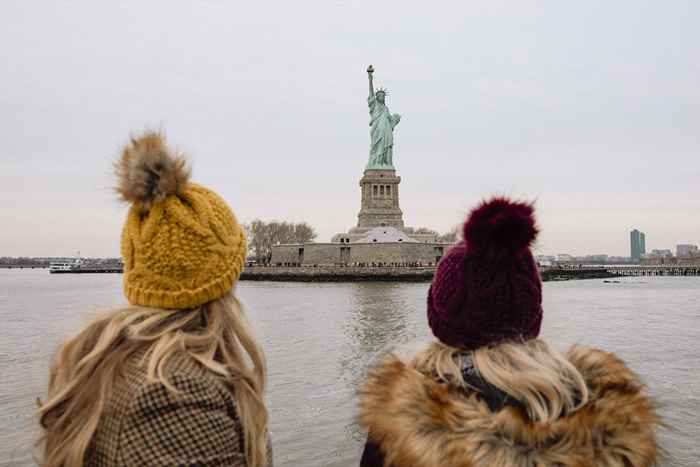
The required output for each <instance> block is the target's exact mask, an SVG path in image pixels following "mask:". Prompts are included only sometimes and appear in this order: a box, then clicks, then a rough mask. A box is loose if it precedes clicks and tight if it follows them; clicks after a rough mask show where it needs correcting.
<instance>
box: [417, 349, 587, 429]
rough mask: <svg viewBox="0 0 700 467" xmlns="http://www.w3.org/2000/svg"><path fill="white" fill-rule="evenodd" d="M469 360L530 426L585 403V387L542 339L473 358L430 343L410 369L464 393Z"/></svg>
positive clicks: (570, 366)
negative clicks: (511, 400) (516, 406)
mask: <svg viewBox="0 0 700 467" xmlns="http://www.w3.org/2000/svg"><path fill="white" fill-rule="evenodd" d="M468 358H471V361H472V364H473V366H474V368H475V369H476V370H477V371H478V372H479V374H480V375H481V376H482V377H483V378H484V379H485V380H486V381H487V382H489V383H491V384H492V385H494V386H496V387H497V388H499V389H500V390H502V391H503V392H505V393H506V394H508V395H510V396H511V397H513V398H514V399H516V400H518V401H520V402H522V403H523V405H524V406H525V408H526V410H527V412H528V416H529V417H530V419H531V420H533V421H538V422H545V421H553V420H556V419H557V418H559V417H560V416H561V415H563V414H568V413H572V412H574V411H576V410H578V409H579V408H580V407H582V406H583V405H585V404H586V402H588V397H589V396H588V387H587V386H586V382H585V380H584V378H583V376H582V375H581V373H580V372H579V371H578V370H577V369H576V367H575V366H574V365H573V364H572V363H571V362H570V361H569V360H568V359H567V358H566V357H565V356H564V355H562V354H561V353H560V352H559V351H558V350H556V349H555V348H553V347H552V346H551V345H549V344H548V343H547V342H545V341H543V340H541V339H531V340H528V341H524V342H514V341H509V342H503V343H500V344H498V345H494V346H486V347H481V348H479V349H477V350H474V351H472V352H465V351H464V350H460V349H456V348H454V347H449V346H447V345H444V344H442V343H440V342H434V343H431V344H430V345H429V346H428V347H427V348H426V349H425V350H423V351H422V352H420V353H418V354H417V355H416V356H415V357H414V359H413V366H414V367H415V368H417V369H418V370H419V371H421V372H423V373H426V374H435V375H437V376H438V377H439V378H440V379H442V380H445V381H449V382H450V383H452V384H455V385H461V386H467V387H468V386H469V385H468V384H467V383H466V382H465V381H464V377H463V376H462V368H463V367H464V365H465V359H468Z"/></svg>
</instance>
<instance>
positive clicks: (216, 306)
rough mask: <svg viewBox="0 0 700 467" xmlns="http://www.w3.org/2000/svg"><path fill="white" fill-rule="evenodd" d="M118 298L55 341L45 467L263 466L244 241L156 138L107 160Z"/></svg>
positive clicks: (262, 374)
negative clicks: (116, 204)
mask: <svg viewBox="0 0 700 467" xmlns="http://www.w3.org/2000/svg"><path fill="white" fill-rule="evenodd" d="M116 169H117V175H118V178H119V180H118V188H117V190H118V192H119V194H120V195H121V198H122V199H123V200H125V201H127V202H129V203H131V208H130V210H129V213H128V216H127V219H126V223H125V225H124V228H123V231H122V237H121V251H122V256H123V259H124V293H125V295H126V298H127V299H128V301H129V305H128V306H124V307H121V308H118V309H115V310H113V311H111V312H109V313H108V314H106V315H105V316H102V317H100V318H99V319H97V320H95V321H94V322H92V323H91V324H89V325H88V326H87V327H85V328H84V329H83V330H82V331H80V332H79V333H78V334H77V335H76V336H75V337H73V338H71V339H69V340H68V341H67V342H65V343H64V344H63V346H62V348H61V349H60V351H59V352H58V354H57V356H56V358H55V360H54V361H53V363H52V365H51V370H50V379H49V387H48V394H47V398H46V400H45V402H44V403H43V404H42V405H41V407H40V410H39V414H40V422H41V427H42V429H43V436H42V439H41V441H40V446H41V451H42V456H41V460H40V463H41V465H43V466H45V467H77V466H82V465H87V466H100V467H111V466H115V467H116V466H146V465H148V466H165V465H200V466H224V465H225V466H247V467H266V466H270V465H272V456H271V450H270V442H269V438H268V432H267V425H268V413H267V408H266V406H265V401H264V392H265V384H266V363H265V356H264V353H263V351H262V349H261V347H260V345H259V344H258V343H257V342H256V340H255V338H254V336H253V333H252V329H251V327H250V325H249V324H248V321H247V319H246V317H245V314H244V313H243V309H242V308H241V305H240V303H239V302H238V300H237V298H236V297H235V295H234V293H233V289H234V286H235V284H236V281H237V280H238V277H239V275H240V273H241V270H242V268H243V265H244V261H245V255H246V239H245V235H244V232H243V229H242V228H241V226H240V225H239V224H238V223H237V221H236V218H235V217H234V215H233V213H232V212H231V210H230V209H229V207H228V206H227V204H226V203H225V202H224V200H223V199H221V198H220V197H219V196H218V195H217V194H216V193H214V192H213V191H211V190H208V189H207V188H204V187H202V186H200V185H196V184H194V183H191V182H190V181H189V177H190V171H189V169H188V167H187V164H186V162H185V160H184V158H183V157H182V155H179V154H175V153H173V152H171V150H170V149H168V147H167V146H166V145H165V142H164V140H163V138H162V137H161V136H160V135H159V134H156V133H146V134H144V135H143V136H141V137H140V138H138V139H132V140H131V141H130V143H129V144H128V145H127V146H126V147H125V148H124V150H123V153H122V157H121V159H120V160H119V161H118V163H117V166H116Z"/></svg>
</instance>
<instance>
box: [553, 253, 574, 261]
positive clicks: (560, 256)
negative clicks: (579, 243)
mask: <svg viewBox="0 0 700 467" xmlns="http://www.w3.org/2000/svg"><path fill="white" fill-rule="evenodd" d="M573 260H574V257H573V256H571V255H567V254H565V253H562V254H558V255H557V263H570V262H572V261H573Z"/></svg>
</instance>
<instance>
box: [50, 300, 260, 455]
mask: <svg viewBox="0 0 700 467" xmlns="http://www.w3.org/2000/svg"><path fill="white" fill-rule="evenodd" d="M140 350H146V358H145V359H144V364H145V365H146V366H147V375H148V380H149V382H160V383H162V384H163V385H164V386H166V387H167V388H168V389H170V390H172V391H175V392H177V390H176V388H175V387H174V386H173V385H172V384H171V383H170V381H169V379H168V378H169V375H168V372H167V368H168V362H169V361H170V360H171V359H172V358H173V357H174V356H175V355H176V354H180V355H182V354H185V355H186V356H189V357H190V358H193V359H194V360H196V361H197V362H199V363H200V364H201V365H203V366H204V367H205V368H207V369H208V370H209V371H211V373H213V374H214V375H216V376H217V377H220V378H221V379H222V380H224V381H226V382H227V383H230V384H233V385H234V386H235V389H236V390H235V391H234V397H235V398H236V402H237V404H236V408H237V410H238V416H239V418H240V420H241V424H242V426H243V436H244V439H245V456H246V460H247V462H248V465H249V466H251V467H260V466H264V465H267V436H268V435H267V423H268V414H267V408H266V406H265V402H264V399H263V394H264V392H265V386H266V380H267V376H266V375H267V366H266V361H265V355H264V353H263V351H262V348H261V347H260V346H259V345H258V343H257V342H256V340H255V338H254V337H253V332H252V328H251V326H250V324H249V323H248V320H247V318H246V316H245V314H244V312H243V309H242V307H241V305H240V303H239V301H238V300H237V299H236V297H235V296H234V295H233V293H228V294H226V295H224V296H223V297H221V298H219V299H217V300H214V301H211V302H209V303H206V304H204V305H202V306H201V307H199V308H196V309H191V310H166V309H154V308H146V307H140V306H127V307H123V308H119V309H116V310H113V311H111V312H109V313H108V314H106V315H105V316H102V317H100V318H98V319H97V320H95V321H94V322H92V323H91V324H89V325H88V326H87V327H85V328H84V329H83V330H82V331H81V332H80V333H79V334H78V335H77V336H75V337H73V338H72V339H70V340H68V341H66V342H65V343H64V345H63V346H62V348H61V349H60V351H59V352H58V354H57V355H56V358H55V360H54V362H53V363H52V365H51V370H50V375H49V389H48V398H47V400H46V402H45V403H43V404H42V405H41V407H40V409H39V412H38V413H39V416H40V423H41V427H42V428H43V436H42V437H41V439H40V441H39V445H40V446H41V448H42V449H41V450H42V452H43V456H42V457H43V459H42V460H41V462H42V464H43V466H44V467H77V466H82V465H83V462H84V460H85V455H86V451H87V449H88V447H89V445H90V441H91V439H92V437H93V435H94V433H95V431H96V429H97V426H98V423H99V421H100V417H101V415H102V413H103V410H104V408H105V405H106V403H107V400H108V397H109V394H110V388H111V386H112V384H113V382H114V379H115V376H116V375H117V374H118V373H119V371H120V369H121V365H122V364H123V362H125V361H126V360H127V358H128V357H129V356H130V355H132V354H134V353H135V352H138V351H140Z"/></svg>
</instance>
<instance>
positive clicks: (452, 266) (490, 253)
mask: <svg viewBox="0 0 700 467" xmlns="http://www.w3.org/2000/svg"><path fill="white" fill-rule="evenodd" d="M537 233H538V230H537V227H536V225H535V219H534V208H533V205H532V204H530V203H521V202H513V201H510V200H509V199H507V198H500V197H499V198H493V199H491V200H488V201H484V202H482V203H481V204H480V205H479V206H478V207H477V208H476V209H474V210H473V211H472V212H471V213H470V214H469V217H468V218H467V221H466V222H465V223H464V240H462V241H461V242H460V243H458V244H457V245H455V246H454V247H452V248H451V249H450V250H449V251H448V252H447V254H446V255H445V256H444V257H443V258H442V260H440V264H439V265H438V268H437V272H436V273H435V277H434V278H433V283H432V284H431V286H430V291H429V292H428V323H429V324H430V328H431V329H432V330H433V334H435V337H437V338H438V339H440V340H441V341H442V342H443V343H445V344H447V345H450V346H452V347H458V348H462V349H465V350H474V349H477V348H479V347H482V346H484V345H490V344H495V343H498V342H501V341H504V340H510V339H532V338H535V337H537V335H538V334H539V332H540V325H541V324H542V282H541V280H540V275H539V270H538V269H537V265H536V263H535V260H534V258H533V257H532V253H531V252H530V245H531V244H532V242H533V241H534V240H535V238H536V237H537Z"/></svg>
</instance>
